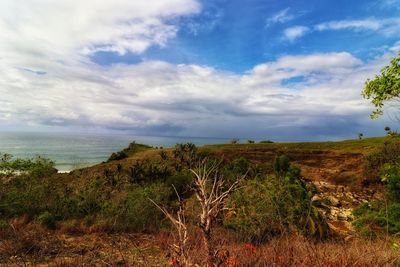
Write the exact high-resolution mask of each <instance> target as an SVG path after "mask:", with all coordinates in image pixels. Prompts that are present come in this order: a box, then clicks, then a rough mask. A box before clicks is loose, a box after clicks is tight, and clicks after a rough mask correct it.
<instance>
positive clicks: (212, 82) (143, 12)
mask: <svg viewBox="0 0 400 267" xmlns="http://www.w3.org/2000/svg"><path fill="white" fill-rule="evenodd" d="M199 9H200V7H199V4H198V3H197V2H195V1H192V0H169V1H167V0H159V1H156V2H154V3H153V2H152V3H151V4H149V3H146V4H145V3H144V2H142V1H129V0H125V1H123V0H114V1H105V0H98V1H96V2H94V1H78V0H70V1H63V2H61V1H51V0H41V1H39V0H31V1H23V2H22V1H16V0H4V1H1V2H0V38H1V40H2V41H1V42H0V96H1V97H0V125H10V124H12V123H15V124H19V125H21V124H24V123H25V124H35V125H62V126H66V127H78V128H83V129H87V128H90V127H94V128H97V127H99V128H102V129H104V128H112V129H130V130H132V131H135V132H141V131H147V132H151V133H152V134H168V133H169V134H182V135H192V136H228V135H230V134H232V133H235V134H237V135H238V136H240V135H262V134H265V133H267V132H268V131H269V129H270V128H272V127H278V128H279V127H281V128H282V127H297V129H299V128H298V127H311V126H314V128H313V129H314V131H315V127H321V126H320V125H322V126H323V125H324V123H325V124H326V120H327V118H331V119H332V118H333V119H335V120H336V122H335V123H336V124H335V123H333V122H332V121H330V122H329V125H328V126H330V127H331V125H337V124H338V123H339V124H340V123H343V120H339V119H340V118H343V116H344V117H346V116H347V117H351V118H354V116H355V117H357V116H359V117H363V118H364V117H365V118H368V113H369V111H370V107H369V105H368V103H367V102H366V101H363V100H362V99H361V97H360V90H361V88H362V86H363V83H364V81H365V79H367V78H368V77H373V75H374V73H376V72H377V71H378V70H379V68H380V67H381V66H382V65H383V63H385V62H386V61H385V60H386V59H385V58H382V59H377V60H376V61H371V62H362V61H360V60H359V59H357V58H355V57H354V56H353V55H351V54H349V53H328V54H312V55H303V56H284V57H281V58H278V59H277V60H275V61H272V62H266V63H264V64H260V65H257V66H255V67H254V68H252V69H251V70H249V71H248V72H246V73H245V74H243V75H240V74H234V73H230V72H225V71H221V70H217V69H214V68H212V67H209V66H198V65H175V64H170V63H166V62H161V61H145V62H142V63H140V64H136V65H126V64H115V65H112V66H107V67H105V66H100V65H97V64H95V63H93V62H91V61H90V59H89V57H88V54H90V53H93V52H94V51H101V50H106V51H116V52H119V53H126V52H127V51H129V52H131V53H141V52H143V51H145V50H146V49H148V47H150V46H152V45H164V44H165V43H166V42H167V41H168V40H169V39H170V38H173V36H174V35H175V33H176V31H177V30H178V26H177V25H176V24H172V23H169V21H170V19H176V18H178V17H180V16H186V15H189V14H193V13H196V12H198V11H199ZM17 13H18V14H19V16H18V17H16V16H14V14H17ZM299 27H301V26H299ZM307 30H308V29H303V30H300V31H297V33H296V30H292V32H290V31H289V34H288V36H289V38H292V39H293V40H294V39H295V38H297V37H299V36H300V35H301V33H299V32H302V33H303V34H304V33H305V32H306V31H307ZM298 77H300V79H299V80H298V81H297V82H293V81H292V79H296V78H298ZM338 117H339V119H338ZM359 117H357V118H359ZM351 118H350V119H349V120H350V121H351V122H353V121H354V119H351ZM318 125H319V126H318ZM285 132H286V131H285ZM288 133H290V131H288ZM282 134H283V133H282ZM321 134H323V133H321Z"/></svg>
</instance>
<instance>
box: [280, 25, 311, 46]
mask: <svg viewBox="0 0 400 267" xmlns="http://www.w3.org/2000/svg"><path fill="white" fill-rule="evenodd" d="M309 30H310V29H309V28H308V27H305V26H293V27H290V28H287V29H285V31H284V32H283V33H284V36H285V38H286V39H287V40H289V41H291V42H293V41H295V40H296V39H298V38H300V37H302V36H303V35H305V34H306V33H307V32H308V31H309Z"/></svg>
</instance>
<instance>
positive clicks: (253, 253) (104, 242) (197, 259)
mask: <svg viewBox="0 0 400 267" xmlns="http://www.w3.org/2000/svg"><path fill="white" fill-rule="evenodd" d="M10 231H11V232H8V233H4V232H2V235H1V240H0V266H173V265H171V262H173V260H172V258H173V255H172V254H171V251H170V247H169V244H172V242H173V236H172V235H171V234H169V233H164V234H157V235H137V234H113V235H111V234H104V233H92V234H80V235H71V234H64V233H61V232H59V231H58V232H50V231H48V230H46V229H44V228H42V227H40V226H37V225H25V226H24V227H22V226H18V227H15V228H14V229H12V230H10ZM192 233H193V234H192V235H191V237H190V240H189V244H190V246H189V249H190V256H191V259H192V262H193V263H194V264H198V266H203V259H204V258H205V251H204V250H203V248H202V242H201V240H200V239H199V235H197V234H196V231H192ZM215 237H216V238H215V240H216V242H215V243H216V247H217V248H218V249H219V251H218V257H219V259H220V265H219V266H221V267H222V266H225V267H234V266H237V267H238V266H399V264H400V251H399V250H396V249H395V248H394V247H392V242H391V241H385V240H383V239H382V240H365V239H355V240H352V241H349V242H344V241H337V240H336V241H328V242H320V243H316V242H313V241H312V240H309V239H305V238H303V237H301V236H290V237H280V238H275V239H272V240H270V241H269V242H268V243H266V244H263V245H261V246H253V245H251V244H247V243H240V242H236V241H235V238H234V236H233V235H231V234H229V233H228V232H226V231H222V230H221V231H218V232H217V233H216V236H215ZM392 241H393V240H392ZM175 266H177V265H175Z"/></svg>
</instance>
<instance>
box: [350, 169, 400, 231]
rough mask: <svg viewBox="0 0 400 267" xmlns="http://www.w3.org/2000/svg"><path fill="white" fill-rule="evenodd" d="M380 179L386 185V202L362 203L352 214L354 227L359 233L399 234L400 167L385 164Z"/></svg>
mask: <svg viewBox="0 0 400 267" xmlns="http://www.w3.org/2000/svg"><path fill="white" fill-rule="evenodd" d="M381 179H382V181H383V182H384V183H385V185H386V194H387V200H386V202H384V201H375V202H372V203H364V204H362V205H361V206H359V207H358V208H357V209H355V210H354V212H353V213H354V216H355V218H356V220H355V221H354V225H355V226H356V228H357V229H358V230H359V231H360V232H361V233H364V234H368V235H370V234H371V233H375V232H388V233H390V234H398V233H400V166H399V165H397V164H394V165H393V164H385V165H384V166H383V168H381Z"/></svg>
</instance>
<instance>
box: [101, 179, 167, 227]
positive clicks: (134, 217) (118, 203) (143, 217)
mask: <svg viewBox="0 0 400 267" xmlns="http://www.w3.org/2000/svg"><path fill="white" fill-rule="evenodd" d="M171 189H172V188H168V187H167V186H165V185H164V184H151V185H146V186H139V185H136V186H131V187H130V188H129V190H127V191H126V192H124V193H123V195H122V196H120V199H118V200H115V201H113V202H112V203H110V205H109V206H108V207H107V208H105V209H104V212H103V213H102V216H103V217H104V219H108V220H109V222H110V223H112V224H113V225H114V226H115V227H116V228H117V230H129V231H135V232H151V231H156V230H159V229H160V228H161V227H163V226H164V225H165V222H166V221H165V216H164V215H163V214H162V212H161V211H160V210H159V209H158V208H157V207H156V206H155V205H154V204H153V203H152V202H151V201H150V199H151V200H153V201H154V202H156V203H158V204H160V205H168V203H169V199H170V198H171V195H172V190H171Z"/></svg>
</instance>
